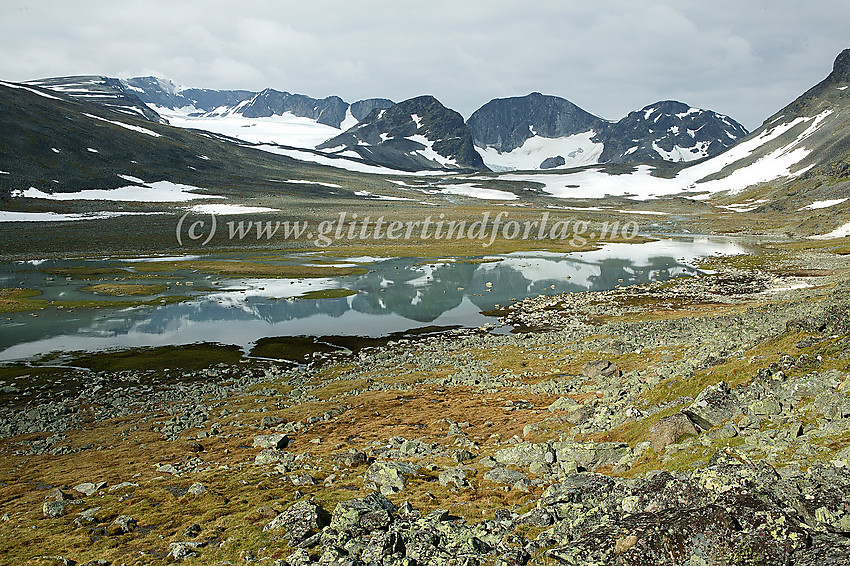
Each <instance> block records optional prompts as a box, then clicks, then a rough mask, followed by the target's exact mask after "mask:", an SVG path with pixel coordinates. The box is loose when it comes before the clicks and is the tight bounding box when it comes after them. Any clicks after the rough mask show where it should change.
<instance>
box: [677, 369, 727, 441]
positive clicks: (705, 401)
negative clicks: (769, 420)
mask: <svg viewBox="0 0 850 566" xmlns="http://www.w3.org/2000/svg"><path fill="white" fill-rule="evenodd" d="M682 412H683V413H685V414H686V415H688V417H690V419H691V420H692V421H693V422H695V423H696V424H697V425H698V426H699V427H700V428H702V429H704V430H708V429H710V428H713V427H715V426H716V425H718V424H720V423H721V422H722V421H724V420H726V419H729V418H732V417H733V416H735V415H737V414H739V413H740V412H741V409H740V405H739V403H738V399H737V395H736V394H735V392H734V391H732V390H731V389H730V388H729V385H728V384H727V383H726V382H725V381H721V382H719V383H717V384H716V385H712V386H711V387H706V388H705V389H704V390H703V391H702V393H700V394H699V395H697V398H696V399H695V400H694V402H693V403H692V404H691V406H690V407H688V408H687V409H685V410H683V411H682Z"/></svg>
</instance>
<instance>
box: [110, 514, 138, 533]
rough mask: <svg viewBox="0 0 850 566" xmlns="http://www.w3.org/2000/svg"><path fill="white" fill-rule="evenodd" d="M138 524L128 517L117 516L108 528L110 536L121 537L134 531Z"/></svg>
mask: <svg viewBox="0 0 850 566" xmlns="http://www.w3.org/2000/svg"><path fill="white" fill-rule="evenodd" d="M137 526H138V523H136V520H135V519H134V518H132V517H130V516H129V515H119V516H118V517H117V518H116V519H115V520H114V521H112V524H111V525H110V526H109V531H110V534H118V535H123V534H126V533H130V532H133V531H134V530H136V527H137Z"/></svg>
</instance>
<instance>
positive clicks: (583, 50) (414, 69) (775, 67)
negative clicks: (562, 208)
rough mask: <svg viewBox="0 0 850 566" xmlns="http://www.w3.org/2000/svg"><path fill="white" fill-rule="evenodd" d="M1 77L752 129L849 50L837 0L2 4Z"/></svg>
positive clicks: (67, 0) (848, 5)
mask: <svg viewBox="0 0 850 566" xmlns="http://www.w3.org/2000/svg"><path fill="white" fill-rule="evenodd" d="M0 13H2V18H0V79H5V80H12V81H23V80H28V79H35V78H42V77H48V76H60V75H71V74H102V75H108V76H116V77H130V76H139V75H157V76H161V77H167V78H171V79H173V80H174V81H175V82H176V83H178V84H182V85H185V86H198V87H208V88H244V89H250V90H259V89H262V88H265V87H272V88H276V89H279V90H288V91H290V92H298V93H303V94H308V95H311V96H315V97H324V96H328V95H332V94H337V95H339V96H342V97H343V98H344V99H346V100H348V101H354V100H357V99H361V98H367V97H375V96H383V97H388V98H392V99H394V100H403V99H405V98H410V97H412V96H416V95H420V94H433V95H435V96H436V97H437V98H439V99H440V100H441V101H442V102H443V103H444V104H445V105H447V106H449V107H451V108H454V109H456V110H458V111H459V112H461V113H462V114H463V115H464V116H466V117H468V116H469V115H470V114H471V113H472V112H473V111H474V110H475V109H476V108H478V107H479V106H481V105H482V104H484V103H485V102H487V101H488V100H490V99H492V98H500V97H506V96H518V95H524V94H527V93H529V92H532V91H540V92H543V93H546V94H555V95H558V96H563V97H565V98H568V99H570V100H572V101H573V102H575V103H576V104H578V105H579V106H581V107H583V108H584V109H586V110H588V111H590V112H593V113H595V114H597V115H600V116H602V117H603V118H608V119H617V118H620V117H622V116H624V115H625V114H626V113H627V112H629V111H630V110H634V109H637V108H641V107H643V106H645V105H647V104H650V103H652V102H655V101H657V100H664V99H677V100H682V101H684V102H687V103H689V104H691V105H693V106H699V107H702V108H710V109H712V110H717V111H719V112H723V113H725V114H729V115H730V116H732V117H733V118H735V119H737V120H738V121H740V122H742V123H743V124H744V125H745V126H747V127H748V128H750V129H752V128H755V127H756V126H758V125H759V124H760V123H761V122H762V121H763V120H764V119H765V118H766V117H767V116H769V115H770V114H772V113H773V112H775V111H776V110H778V109H780V108H781V107H782V106H784V105H785V104H786V103H788V102H790V101H791V100H793V99H794V98H796V97H797V96H798V95H800V94H801V93H802V92H803V91H805V90H806V89H808V88H809V87H810V86H812V85H813V84H815V83H816V82H818V81H819V80H821V79H822V78H823V77H824V76H826V75H827V74H828V73H829V71H830V70H831V68H832V62H833V60H834V58H835V56H836V55H837V54H838V52H839V51H841V50H842V49H844V48H846V47H850V33H848V27H847V22H848V21H850V2H846V0H835V1H832V0H809V1H807V2H800V1H786V0H773V1H770V2H768V1H743V2H742V1H741V0H732V1H730V0H715V1H714V2H706V1H695V0H677V1H675V2H666V1H657V2H656V1H651V0H622V1H621V0H596V1H582V2H576V1H572V0H541V1H536V0H526V1H519V0H511V1H505V0H487V1H481V0H428V1H423V2H411V1H409V0H388V1H383V0H382V1H378V0H357V1H352V0H310V1H307V2H303V1H299V2H294V1H289V0H277V1H271V0H241V1H238V2H234V1H232V0H231V1H227V2H225V1H220V0H204V1H180V0H168V1H164V0H145V1H144V2H137V1H131V0H128V1H114V0H113V1H111V2H103V1H98V0H38V1H29V2H27V1H19V0H0Z"/></svg>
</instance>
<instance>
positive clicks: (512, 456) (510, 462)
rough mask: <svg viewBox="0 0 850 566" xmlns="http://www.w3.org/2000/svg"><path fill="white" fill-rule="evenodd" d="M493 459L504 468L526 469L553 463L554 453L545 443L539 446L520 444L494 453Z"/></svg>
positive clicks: (527, 443) (528, 443)
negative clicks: (532, 465)
mask: <svg viewBox="0 0 850 566" xmlns="http://www.w3.org/2000/svg"><path fill="white" fill-rule="evenodd" d="M494 457H495V459H496V461H497V462H499V463H500V464H502V465H504V466H518V467H521V468H527V467H529V466H530V465H531V464H534V463H541V464H553V463H554V462H555V452H554V450H552V447H551V446H550V445H549V444H547V443H545V442H544V443H541V444H532V443H530V442H520V443H518V444H514V445H513V446H509V447H507V448H502V449H501V450H498V451H496V454H495V456H494Z"/></svg>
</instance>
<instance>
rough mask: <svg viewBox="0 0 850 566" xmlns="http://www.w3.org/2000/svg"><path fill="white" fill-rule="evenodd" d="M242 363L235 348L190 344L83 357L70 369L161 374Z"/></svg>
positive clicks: (75, 360) (239, 353) (238, 351)
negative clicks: (159, 372) (167, 371)
mask: <svg viewBox="0 0 850 566" xmlns="http://www.w3.org/2000/svg"><path fill="white" fill-rule="evenodd" d="M241 359H242V351H241V350H240V349H239V347H238V346H225V345H221V344H209V343H204V344H190V345H187V346H161V347H156V348H135V349H132V350H121V351H117V352H114V351H110V352H101V353H96V354H86V355H82V356H79V357H76V358H74V359H73V365H76V366H80V367H84V368H89V369H91V370H94V371H111V372H117V371H127V370H135V371H141V370H164V369H178V368H179V369H181V370H186V371H194V370H199V369H203V368H207V367H210V366H214V365H216V364H219V363H224V364H236V363H238V362H239V360H241Z"/></svg>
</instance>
